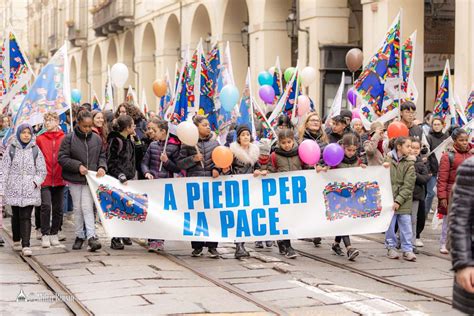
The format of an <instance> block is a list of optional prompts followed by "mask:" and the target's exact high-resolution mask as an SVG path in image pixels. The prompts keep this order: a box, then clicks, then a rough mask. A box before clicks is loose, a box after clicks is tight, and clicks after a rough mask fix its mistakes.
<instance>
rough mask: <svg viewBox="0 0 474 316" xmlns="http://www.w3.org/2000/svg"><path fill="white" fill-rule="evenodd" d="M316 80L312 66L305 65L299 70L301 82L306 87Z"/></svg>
mask: <svg viewBox="0 0 474 316" xmlns="http://www.w3.org/2000/svg"><path fill="white" fill-rule="evenodd" d="M315 80H316V70H315V69H314V68H313V67H305V68H304V69H303V70H302V71H301V84H302V85H303V86H305V87H308V86H309V85H310V84H312V83H313V82H314V81H315Z"/></svg>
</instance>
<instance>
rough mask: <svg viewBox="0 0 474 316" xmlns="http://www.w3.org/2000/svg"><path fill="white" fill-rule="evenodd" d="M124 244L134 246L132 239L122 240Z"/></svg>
mask: <svg viewBox="0 0 474 316" xmlns="http://www.w3.org/2000/svg"><path fill="white" fill-rule="evenodd" d="M122 242H123V244H124V245H126V246H131V245H132V240H131V239H130V238H122Z"/></svg>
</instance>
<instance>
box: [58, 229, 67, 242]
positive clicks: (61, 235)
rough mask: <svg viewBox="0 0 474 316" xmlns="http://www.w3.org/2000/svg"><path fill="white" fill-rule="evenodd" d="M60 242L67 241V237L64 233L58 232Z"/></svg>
mask: <svg viewBox="0 0 474 316" xmlns="http://www.w3.org/2000/svg"><path fill="white" fill-rule="evenodd" d="M58 240H59V241H65V240H66V235H64V234H63V232H62V231H59V232H58Z"/></svg>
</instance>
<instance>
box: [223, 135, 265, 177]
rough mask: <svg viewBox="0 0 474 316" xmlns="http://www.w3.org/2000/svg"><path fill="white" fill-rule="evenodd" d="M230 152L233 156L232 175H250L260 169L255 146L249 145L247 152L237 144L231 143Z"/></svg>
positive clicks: (258, 152) (258, 153)
mask: <svg viewBox="0 0 474 316" xmlns="http://www.w3.org/2000/svg"><path fill="white" fill-rule="evenodd" d="M230 150H231V151H232V153H233V154H234V161H233V162H232V174H250V173H253V172H254V171H255V170H259V169H260V164H259V163H258V156H259V155H260V150H259V149H258V146H257V145H255V144H253V143H250V145H249V148H248V150H245V149H243V148H242V147H241V146H240V144H239V143H237V142H233V143H231V144H230Z"/></svg>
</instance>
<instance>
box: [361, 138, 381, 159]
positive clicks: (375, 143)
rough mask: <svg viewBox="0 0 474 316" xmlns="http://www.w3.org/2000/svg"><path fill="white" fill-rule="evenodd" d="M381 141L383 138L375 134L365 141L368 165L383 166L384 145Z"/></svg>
mask: <svg viewBox="0 0 474 316" xmlns="http://www.w3.org/2000/svg"><path fill="white" fill-rule="evenodd" d="M380 141H382V140H381V138H380V137H379V136H377V134H374V136H373V137H370V138H369V139H368V140H366V141H365V142H364V143H363V147H364V152H365V156H366V158H367V165H368V166H381V165H382V164H383V161H384V157H383V152H382V151H383V149H382V151H381V150H380V149H381V148H383V146H382V144H381V143H380Z"/></svg>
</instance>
